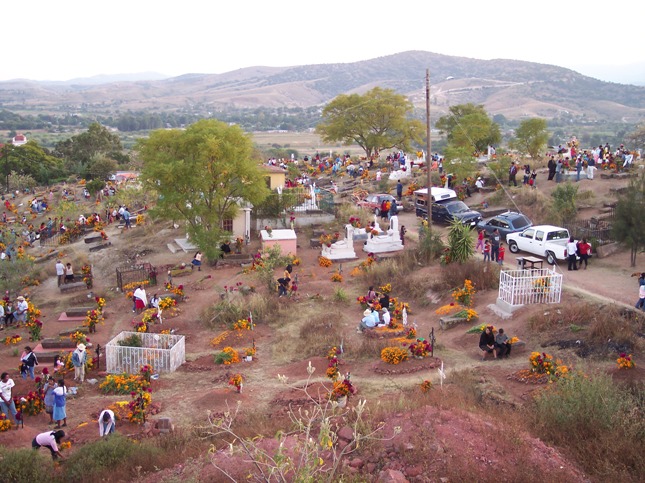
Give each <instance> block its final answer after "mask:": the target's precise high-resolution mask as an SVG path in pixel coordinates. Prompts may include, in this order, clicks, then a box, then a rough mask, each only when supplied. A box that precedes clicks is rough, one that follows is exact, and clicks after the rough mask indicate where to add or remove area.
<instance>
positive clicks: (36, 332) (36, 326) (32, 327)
mask: <svg viewBox="0 0 645 483" xmlns="http://www.w3.org/2000/svg"><path fill="white" fill-rule="evenodd" d="M25 327H27V329H28V330H29V340H32V341H38V340H40V339H41V336H40V332H41V330H42V328H43V323H42V322H41V321H40V320H38V319H35V320H31V321H29V322H27V323H26V324H25Z"/></svg>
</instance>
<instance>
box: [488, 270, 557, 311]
mask: <svg viewBox="0 0 645 483" xmlns="http://www.w3.org/2000/svg"><path fill="white" fill-rule="evenodd" d="M561 294H562V274H561V273H556V272H554V271H552V270H550V269H548V268H542V269H536V270H502V271H501V272H500V274H499V298H500V299H501V300H503V301H504V302H506V303H507V304H509V305H516V306H517V305H527V304H557V303H560V295H561Z"/></svg>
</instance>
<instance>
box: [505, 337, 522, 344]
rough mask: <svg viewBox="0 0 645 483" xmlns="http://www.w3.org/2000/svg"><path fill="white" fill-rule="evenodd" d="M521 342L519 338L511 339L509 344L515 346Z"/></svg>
mask: <svg viewBox="0 0 645 483" xmlns="http://www.w3.org/2000/svg"><path fill="white" fill-rule="evenodd" d="M519 341H520V339H519V337H511V338H510V339H508V343H509V344H511V345H513V344H515V343H516V342H519Z"/></svg>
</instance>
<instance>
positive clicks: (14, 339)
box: [4, 334, 22, 345]
mask: <svg viewBox="0 0 645 483" xmlns="http://www.w3.org/2000/svg"><path fill="white" fill-rule="evenodd" d="M21 340H22V337H20V335H18V334H16V335H10V336H8V337H5V339H4V344H5V345H11V344H13V345H16V344H18V343H19V342H20V341H21Z"/></svg>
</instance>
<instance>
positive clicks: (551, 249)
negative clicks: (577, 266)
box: [506, 225, 569, 265]
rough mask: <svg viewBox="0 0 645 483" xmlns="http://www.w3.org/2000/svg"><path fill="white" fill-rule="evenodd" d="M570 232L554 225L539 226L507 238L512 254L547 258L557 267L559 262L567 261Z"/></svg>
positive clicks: (509, 235) (512, 234) (511, 234)
mask: <svg viewBox="0 0 645 483" xmlns="http://www.w3.org/2000/svg"><path fill="white" fill-rule="evenodd" d="M568 241H569V230H567V229H566V228H561V227H559V226H553V225H537V226H532V227H530V228H527V229H526V230H524V231H522V232H517V233H510V234H508V235H507V236H506V242H507V243H508V249H509V250H510V251H511V253H519V252H520V251H522V252H527V253H532V254H533V255H538V256H541V257H546V261H547V262H548V263H550V264H551V265H555V263H556V261H557V260H566V258H567V242H568Z"/></svg>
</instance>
